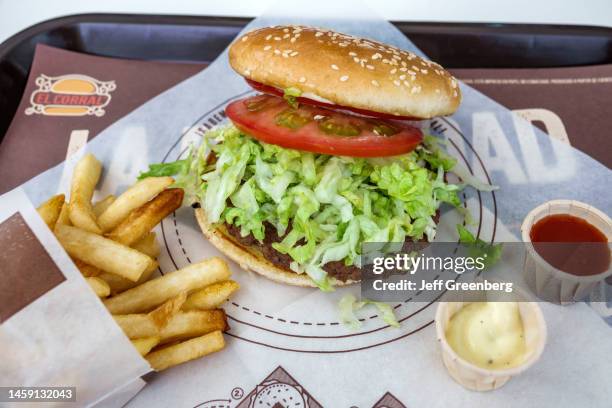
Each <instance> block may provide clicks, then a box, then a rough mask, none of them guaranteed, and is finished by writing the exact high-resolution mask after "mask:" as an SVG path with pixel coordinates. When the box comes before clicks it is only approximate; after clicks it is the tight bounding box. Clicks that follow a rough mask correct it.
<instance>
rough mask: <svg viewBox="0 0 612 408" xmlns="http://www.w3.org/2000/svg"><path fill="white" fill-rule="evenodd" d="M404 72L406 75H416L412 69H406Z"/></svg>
mask: <svg viewBox="0 0 612 408" xmlns="http://www.w3.org/2000/svg"><path fill="white" fill-rule="evenodd" d="M406 73H407V74H408V75H412V76H415V75H416V72H414V71H410V70H407V71H406Z"/></svg>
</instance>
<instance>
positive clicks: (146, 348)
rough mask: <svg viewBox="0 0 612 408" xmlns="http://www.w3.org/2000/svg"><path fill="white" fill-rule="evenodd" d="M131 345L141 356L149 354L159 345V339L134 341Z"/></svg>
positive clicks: (147, 338)
mask: <svg viewBox="0 0 612 408" xmlns="http://www.w3.org/2000/svg"><path fill="white" fill-rule="evenodd" d="M132 344H133V345H134V347H135V348H136V350H138V352H139V353H140V355H141V356H143V357H144V356H146V355H147V354H149V352H150V351H151V349H152V348H153V347H155V346H157V344H159V337H155V336H153V337H145V338H144V339H134V340H132Z"/></svg>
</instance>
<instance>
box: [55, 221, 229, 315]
mask: <svg viewBox="0 0 612 408" xmlns="http://www.w3.org/2000/svg"><path fill="white" fill-rule="evenodd" d="M64 228H70V227H64ZM118 245H119V244H118ZM143 256H146V255H143ZM149 259H150V258H149ZM229 277H230V270H229V267H228V265H227V262H225V261H224V260H223V259H221V258H217V257H214V258H210V259H207V260H205V261H202V262H199V263H196V264H192V265H190V266H188V267H186V268H183V269H180V270H178V271H176V272H172V273H168V274H166V275H164V276H161V277H159V278H157V279H152V280H150V281H147V282H145V283H143V284H142V285H139V286H137V287H135V288H132V289H128V290H126V291H125V292H122V293H120V294H119V295H117V296H113V297H111V298H109V299H107V300H106V301H105V302H104V304H105V305H106V307H107V308H108V310H109V311H110V312H111V313H112V314H127V313H139V312H148V311H150V310H151V309H153V308H154V307H156V306H157V305H160V304H162V303H163V302H165V301H166V300H168V299H170V298H172V297H174V296H177V295H178V294H179V293H181V292H187V293H189V292H191V291H193V290H195V289H199V288H202V287H204V286H207V285H210V284H213V283H216V282H220V281H224V280H227V279H228V278H229Z"/></svg>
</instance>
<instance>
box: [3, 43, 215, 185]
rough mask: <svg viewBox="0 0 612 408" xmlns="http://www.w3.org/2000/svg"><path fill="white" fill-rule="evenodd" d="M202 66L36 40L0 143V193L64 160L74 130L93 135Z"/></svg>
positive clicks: (203, 66)
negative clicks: (66, 47) (99, 53)
mask: <svg viewBox="0 0 612 408" xmlns="http://www.w3.org/2000/svg"><path fill="white" fill-rule="evenodd" d="M203 68H205V65H202V64H185V63H167V62H153V61H136V60H128V59H118V58H105V57H98V56H93V55H87V54H81V53H76V52H72V51H66V50H62V49H59V48H53V47H49V46H46V45H38V46H37V47H36V53H35V55H34V60H33V62H32V68H31V70H30V75H29V77H28V82H27V85H26V88H25V91H24V94H23V97H22V99H21V103H20V104H19V108H18V109H17V113H16V114H15V117H14V118H13V121H12V123H11V126H10V127H9V129H8V131H7V133H6V135H5V136H4V138H3V139H2V143H0V174H2V177H0V194H2V193H4V192H6V191H9V190H11V189H13V188H14V187H17V186H18V185H20V184H22V183H24V182H25V181H27V180H29V179H30V178H32V177H34V176H36V175H37V174H39V173H41V172H43V171H45V170H47V169H48V168H50V167H52V166H55V165H56V164H58V163H60V162H62V161H63V160H64V159H65V157H66V149H67V146H68V141H69V138H70V134H71V133H72V131H74V130H87V131H89V139H91V138H93V137H95V136H96V135H97V134H98V133H100V132H101V131H102V130H104V129H105V128H106V127H108V126H109V125H111V124H112V123H114V122H115V121H117V120H118V119H119V118H121V117H123V116H125V115H126V114H128V113H130V112H131V111H132V110H134V109H136V108H138V107H139V106H141V105H142V104H143V103H145V102H147V101H148V100H150V99H151V98H153V97H155V96H156V95H159V94H160V93H161V92H163V91H165V90H167V89H168V88H171V87H172V86H174V85H176V84H177V83H179V82H181V81H182V80H184V79H186V78H189V77H190V76H192V75H194V74H195V73H197V72H199V71H200V70H202V69H203Z"/></svg>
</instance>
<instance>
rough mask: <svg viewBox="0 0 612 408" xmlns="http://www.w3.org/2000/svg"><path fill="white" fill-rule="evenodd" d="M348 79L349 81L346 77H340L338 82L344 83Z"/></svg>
mask: <svg viewBox="0 0 612 408" xmlns="http://www.w3.org/2000/svg"><path fill="white" fill-rule="evenodd" d="M348 79H349V77H348V75H342V76H341V77H340V82H346V81H348Z"/></svg>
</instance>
